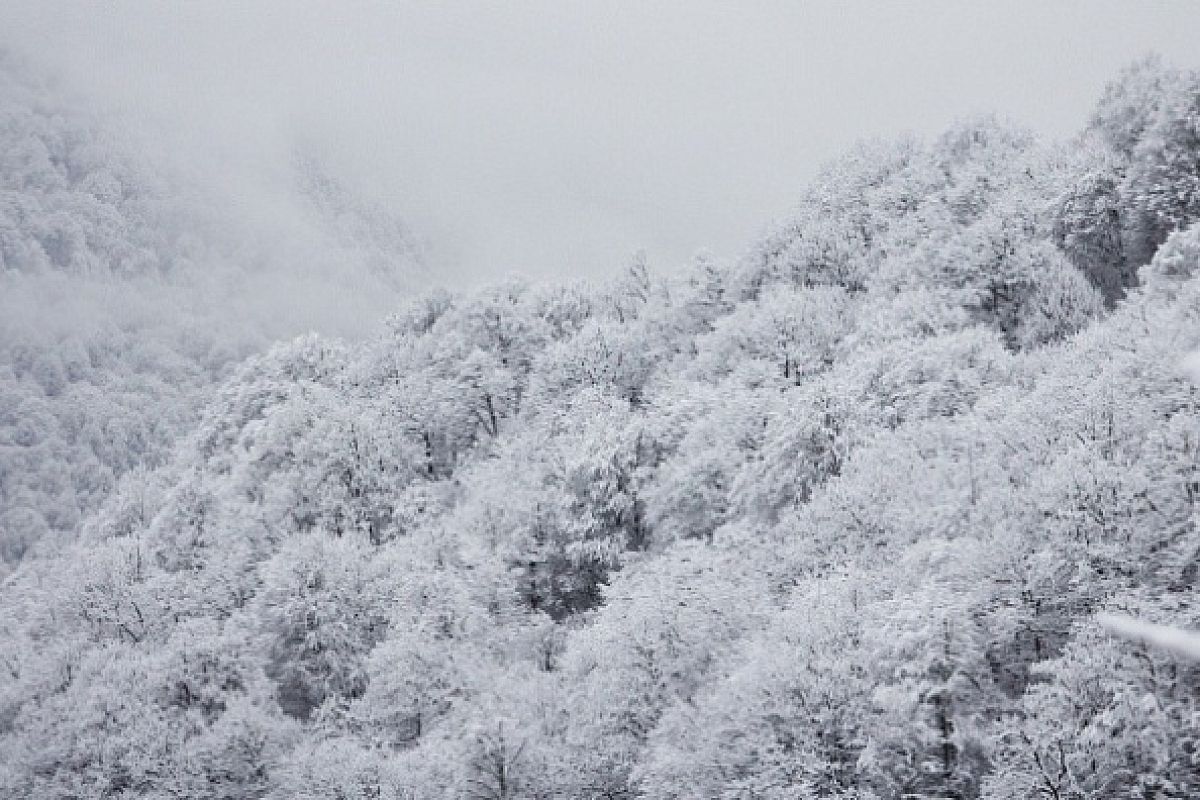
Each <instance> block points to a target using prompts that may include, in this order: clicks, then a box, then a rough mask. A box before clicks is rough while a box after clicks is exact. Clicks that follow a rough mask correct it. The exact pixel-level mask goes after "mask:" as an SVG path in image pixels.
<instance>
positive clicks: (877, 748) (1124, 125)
mask: <svg viewBox="0 0 1200 800" xmlns="http://www.w3.org/2000/svg"><path fill="white" fill-rule="evenodd" d="M294 162H295V167H294V171H293V174H292V175H291V176H290V178H289V180H291V181H293V182H294V193H293V194H294V197H295V198H298V199H297V200H296V202H297V203H298V204H299V207H301V208H302V209H303V215H304V216H303V220H304V225H303V226H302V229H303V230H302V231H300V230H297V231H293V233H295V234H296V236H295V237H294V238H293V239H292V240H291V246H290V248H282V247H279V246H277V243H275V242H271V243H269V246H268V243H266V242H264V241H263V237H262V235H261V233H260V232H256V231H254V230H249V229H246V230H240V229H238V228H237V225H238V222H237V219H236V215H235V214H234V212H233V211H231V210H230V209H228V208H226V207H225V206H224V205H223V204H222V202H221V198H219V197H212V196H208V195H206V194H205V193H204V192H203V191H201V190H199V189H197V190H196V191H195V192H194V193H190V194H189V193H182V194H181V193H180V192H179V191H177V187H179V186H181V185H187V183H186V181H181V180H179V179H177V176H163V175H161V174H160V173H158V172H157V171H156V170H155V169H154V168H153V163H152V161H151V160H149V159H148V157H144V155H143V154H140V153H139V152H138V150H137V148H135V147H131V146H129V145H128V143H125V142H122V141H120V139H119V137H115V136H113V135H112V133H111V131H110V129H109V128H107V127H106V124H105V120H103V119H101V118H99V117H95V116H91V115H89V114H87V113H84V112H82V111H79V110H78V109H77V107H76V106H75V105H74V104H73V103H72V102H71V101H70V99H69V98H65V97H63V96H62V95H61V94H60V93H59V92H58V90H57V89H56V88H55V87H53V86H50V85H48V84H46V83H45V82H43V81H42V80H41V79H40V78H39V77H37V76H36V75H33V74H31V73H30V72H29V70H27V69H26V68H25V67H23V66H22V65H21V64H19V63H17V62H16V61H15V60H13V59H8V58H6V59H5V60H3V61H0V578H2V580H3V582H2V583H0V797H4V798H13V799H14V800H17V799H20V800H42V799H43V798H46V799H50V798H53V799H55V800H59V799H61V800H67V799H68V798H72V799H76V798H77V799H79V800H83V799H84V798H87V799H89V800H90V799H92V798H96V799H98V798H122V800H125V799H128V800H132V798H155V799H156V800H157V799H159V798H163V799H165V798H213V799H214V800H216V798H225V799H229V800H232V799H233V798H257V799H263V800H292V799H293V798H295V799H297V800H308V799H311V800H318V799H319V800H327V799H329V798H338V799H339V800H368V798H370V799H374V800H385V799H386V800H400V799H401V798H413V799H417V798H464V799H465V798H472V799H475V798H477V799H478V800H483V799H484V798H487V799H488V800H502V799H506V798H530V799H532V798H547V799H548V798H606V799H608V800H615V799H617V798H656V799H657V798H664V799H665V798H677V799H678V800H684V799H685V798H688V799H692V798H727V799H729V800H733V799H734V798H737V799H739V800H741V799H743V798H744V799H746V800H750V799H751V798H755V799H758V798H761V799H762V800H767V799H771V800H782V798H797V799H799V798H843V799H845V800H851V799H854V800H868V798H878V799H879V800H883V799H885V798H886V799H890V800H891V799H894V800H900V799H901V798H958V799H960V800H965V799H966V798H989V799H991V800H1018V799H1022V800H1024V799H1027V798H1046V799H1047V800H1084V798H1189V797H1196V796H1200V664H1196V663H1192V662H1189V661H1188V660H1186V659H1183V658H1180V657H1179V656H1178V655H1176V654H1174V653H1172V652H1171V651H1169V650H1164V649H1159V648H1155V647H1153V646H1149V645H1147V644H1139V643H1137V642H1133V641H1130V640H1128V639H1123V638H1114V637H1113V636H1112V635H1110V633H1109V632H1108V631H1107V630H1106V629H1105V628H1104V627H1103V626H1102V625H1101V624H1100V622H1098V617H1099V616H1100V615H1103V614H1122V615H1131V616H1134V617H1137V618H1139V619H1142V620H1146V621H1148V622H1153V623H1159V624H1164V625H1171V626H1175V627H1179V628H1194V627H1198V626H1200V606H1198V605H1197V604H1196V602H1195V598H1196V597H1197V594H1196V593H1197V585H1198V581H1200V572H1198V570H1197V566H1198V564H1200V530H1198V529H1197V526H1196V521H1197V516H1196V508H1195V505H1196V503H1197V502H1198V501H1200V388H1198V387H1197V385H1196V384H1195V383H1194V382H1193V377H1192V376H1193V375H1194V374H1195V373H1196V372H1197V371H1198V370H1197V369H1196V367H1197V362H1196V358H1195V357H1194V356H1192V355H1191V354H1192V353H1194V352H1195V351H1196V350H1197V349H1200V73H1196V72H1190V71H1186V70H1181V69H1176V68H1173V67H1172V66H1170V65H1168V64H1165V63H1163V62H1162V61H1160V60H1157V59H1155V58H1147V59H1144V60H1142V61H1139V62H1137V63H1135V64H1133V65H1131V66H1130V67H1129V68H1127V69H1126V70H1125V71H1123V72H1122V73H1120V74H1119V75H1117V76H1114V79H1113V80H1112V82H1111V83H1110V84H1109V86H1108V87H1107V89H1106V90H1105V91H1104V92H1103V94H1102V96H1101V97H1099V98H1098V99H1097V102H1096V103H1095V106H1094V111H1093V113H1092V114H1091V116H1090V118H1088V119H1086V120H1081V121H1080V132H1079V133H1078V135H1077V136H1075V137H1074V138H1072V139H1070V140H1069V141H1062V142H1059V141H1048V140H1045V139H1043V138H1041V137H1039V136H1038V135H1037V134H1036V132H1031V131H1028V130H1023V129H1021V128H1019V127H1016V126H1014V125H1012V124H1009V123H1007V122H1004V121H1002V120H999V119H997V118H993V117H981V118H975V119H971V120H969V121H965V122H962V123H960V124H958V125H956V126H955V127H953V128H951V129H949V130H947V131H945V132H944V133H943V134H941V135H940V136H936V137H928V138H922V137H917V136H915V135H914V136H910V137H907V138H901V139H898V140H894V141H870V142H864V143H861V144H859V145H857V146H853V147H850V148H848V149H847V151H846V153H845V154H844V155H843V156H842V157H840V158H838V159H836V160H834V161H833V162H831V163H829V164H827V165H826V166H825V167H824V168H823V169H822V171H821V172H820V174H819V176H818V178H817V179H816V180H815V181H814V182H813V183H812V184H811V185H809V186H808V187H806V188H801V189H799V190H798V192H797V195H798V196H797V204H796V207H795V210H794V212H793V213H792V214H791V215H790V216H789V217H788V218H787V219H786V220H784V221H782V222H781V223H779V224H776V225H775V226H774V227H773V228H772V229H771V231H770V233H769V234H767V235H765V236H763V237H762V238H761V239H760V240H758V241H756V242H753V243H750V245H749V246H748V247H747V249H746V250H745V252H744V254H743V255H742V256H741V257H739V258H737V259H734V260H732V261H729V262H728V263H726V262H724V261H722V260H721V259H717V258H713V257H707V256H703V255H702V256H699V257H697V258H696V259H695V263H694V264H692V265H691V266H690V268H689V269H688V270H686V271H684V272H682V273H676V272H662V271H659V270H656V269H654V268H653V267H652V266H649V265H648V264H647V263H646V261H645V260H644V259H639V258H633V259H631V261H630V263H629V265H628V267H627V269H625V270H624V272H623V273H622V275H621V276H620V277H619V278H617V279H614V280H609V281H592V282H584V281H575V282H572V281H565V280H564V281H560V282H535V281H522V280H520V279H512V280H507V281H503V282H499V283H496V284H494V285H491V286H489V287H487V288H483V289H477V290H476V289H473V290H469V291H450V290H448V289H445V288H437V287H436V285H435V284H436V280H434V279H432V278H430V277H429V276H428V275H426V274H425V273H424V272H423V271H422V269H423V268H422V266H421V247H420V245H419V243H418V242H417V241H416V240H415V238H414V237H413V236H412V235H411V234H410V233H409V231H408V230H407V229H406V227H405V225H404V224H403V223H402V221H400V220H398V219H396V218H395V217H394V216H392V215H391V214H390V213H389V212H388V211H387V210H385V209H382V208H378V207H376V206H374V205H372V204H371V203H370V202H369V201H367V200H364V199H362V198H360V197H357V196H356V195H355V194H354V193H353V192H351V191H348V190H347V189H345V188H344V187H342V186H340V185H339V184H338V182H337V181H336V180H334V179H333V178H332V177H330V175H329V173H328V172H327V171H326V170H325V169H324V167H323V165H322V163H321V161H320V159H319V158H317V157H315V156H313V155H312V154H308V153H303V152H301V153H298V154H297V156H296V158H295V159H294ZM231 229H232V230H233V233H231ZM218 232H219V235H218ZM296 263H303V264H304V265H305V269H303V270H300V271H297V270H295V269H293V268H292V267H293V266H294V265H295V264H296ZM285 265H286V266H285ZM351 283H352V284H354V285H355V286H357V287H358V289H357V290H356V291H357V294H356V295H355V298H356V299H353V300H346V299H345V297H346V294H345V290H344V288H343V287H345V286H346V285H348V284H351ZM416 287H421V288H420V289H419V290H418V289H417V288H416ZM333 295H340V296H341V297H342V298H343V301H344V302H354V303H360V302H361V303H368V302H370V303H375V304H387V306H388V307H389V308H390V309H391V313H390V315H389V316H388V317H387V322H386V324H385V325H383V326H382V327H381V328H379V329H378V330H375V331H373V332H372V333H371V334H370V335H369V336H366V337H361V336H348V337H347V338H345V339H338V338H334V337H332V336H330V335H316V334H308V333H305V331H307V330H308V329H309V328H311V327H315V325H316V323H315V320H316V319H318V317H319V316H320V315H321V314H322V313H325V312H326V310H327V309H326V308H325V306H326V304H327V303H330V302H334V301H333V300H332V299H331V298H332V296H333ZM264 296H265V297H267V298H268V299H259V298H263V297H264ZM255 303H260V304H267V303H275V304H279V307H282V306H283V305H286V306H287V307H288V309H289V312H290V313H288V314H286V315H284V314H272V313H270V308H273V307H276V306H270V305H262V306H259V307H254V308H250V307H249V306H250V305H253V304H255ZM297 309H299V313H297ZM364 316H365V315H364ZM297 336H298V338H296V337H297Z"/></svg>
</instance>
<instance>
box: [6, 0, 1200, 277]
mask: <svg viewBox="0 0 1200 800" xmlns="http://www.w3.org/2000/svg"><path fill="white" fill-rule="evenodd" d="M0 17H3V19H4V24H3V25H2V26H0V45H3V46H4V47H6V48H8V49H10V50H12V51H14V52H16V53H18V54H20V55H22V56H24V57H25V58H26V59H27V60H30V61H32V62H34V63H35V64H37V65H38V66H40V67H43V68H45V69H47V70H49V71H50V72H52V73H54V74H56V75H57V76H58V77H59V78H60V79H61V80H62V82H63V83H64V84H66V85H67V86H69V87H71V88H72V89H73V90H74V91H75V92H77V94H78V96H79V97H80V100H81V102H87V103H90V104H92V105H94V106H95V107H96V108H97V109H98V110H100V111H101V112H102V113H104V114H106V115H109V116H110V118H112V119H113V120H120V121H121V124H123V125H124V126H126V127H127V128H128V130H129V135H130V136H132V137H136V138H137V140H138V141H139V147H140V148H141V149H142V150H143V152H145V153H147V154H148V155H150V156H151V157H153V158H155V159H157V162H158V163H159V164H160V165H161V166H162V168H163V169H164V170H173V171H175V172H176V173H177V174H179V175H181V176H185V177H186V179H187V180H189V181H192V182H194V183H197V182H198V183H202V184H204V185H206V186H207V188H208V189H210V190H211V191H212V192H213V193H214V195H213V196H216V197H221V198H224V202H225V203H227V204H228V207H229V208H230V209H232V210H233V211H235V212H236V214H237V215H238V217H239V219H241V220H242V221H243V222H244V223H245V224H247V225H248V226H250V227H255V226H258V227H260V228H262V230H264V231H266V232H268V234H267V235H271V234H270V232H272V231H285V230H294V229H295V227H296V225H297V223H296V221H295V220H289V219H288V217H289V214H290V213H291V212H290V209H291V205H290V204H289V202H287V201H286V199H281V198H284V197H285V195H286V192H285V186H286V178H285V176H286V174H287V171H288V168H289V165H290V164H291V163H292V160H293V159H294V158H295V154H296V152H297V151H302V152H305V153H310V154H316V155H317V156H318V157H319V158H320V160H321V162H322V163H323V164H325V165H326V168H327V169H329V170H330V171H332V172H333V173H334V174H336V176H337V178H338V179H339V180H342V181H344V182H345V183H346V184H347V185H350V186H352V187H354V189H355V191H356V192H360V193H362V194H363V195H364V196H368V197H370V198H372V200H373V201H376V202H378V203H381V204H382V205H384V206H386V207H388V208H389V209H392V210H394V211H395V212H396V213H398V214H399V215H400V216H401V217H402V218H403V219H404V220H406V222H407V224H408V225H409V226H410V227H411V228H412V230H413V231H414V232H415V234H416V235H417V237H418V238H419V239H421V240H422V242H423V243H424V244H425V246H426V248H427V250H426V253H427V260H428V262H429V263H430V264H431V265H432V267H433V269H434V275H435V279H436V280H441V281H446V282H449V283H454V284H458V283H478V282H481V281H485V280H494V279H497V278H499V277H502V276H503V275H505V274H508V273H511V272H519V273H524V274H526V275H529V276H532V277H535V278H543V277H550V276H587V277H596V276H601V275H604V274H611V273H612V272H614V271H615V270H617V269H620V268H622V267H623V266H625V265H626V264H627V263H628V262H629V259H630V258H631V256H632V254H633V253H634V252H636V251H639V250H642V251H645V253H646V254H647V256H648V258H649V260H650V263H651V264H652V265H654V266H659V267H663V268H668V269H669V268H673V267H674V266H676V265H678V264H681V263H683V262H685V261H686V260H688V259H689V258H690V257H691V256H692V255H693V254H694V253H695V252H696V251H697V250H700V249H708V250H710V251H712V252H714V253H715V254H716V255H717V256H719V257H733V256H736V255H737V253H738V252H739V251H740V250H741V249H742V248H743V247H745V246H746V245H747V244H748V242H749V241H750V240H751V239H752V238H753V237H754V236H755V235H756V234H757V233H758V232H759V231H761V230H762V229H763V227H764V226H765V225H766V224H767V223H769V221H770V220H771V219H772V218H773V217H778V216H780V215H781V214H783V213H785V212H786V211H787V209H788V207H789V206H790V205H791V203H793V202H794V200H795V199H796V196H797V194H798V192H799V191H800V189H801V187H802V186H803V185H804V183H805V181H806V180H807V179H808V178H809V177H810V176H811V175H812V174H813V173H814V171H815V170H816V169H817V168H818V166H819V165H820V164H821V163H822V162H823V161H824V160H826V159H828V158H830V157H832V156H834V155H836V154H837V153H839V152H840V151H842V150H844V149H845V148H846V147H847V146H848V145H849V144H850V143H852V142H853V141H854V140H856V139H861V138H864V137H872V136H882V137H892V136H895V135H896V134H897V133H900V132H904V131H913V132H917V133H932V132H935V131H938V130H941V129H944V128H945V127H946V126H947V125H948V124H949V123H951V122H953V121H954V120H955V119H958V118H962V117H964V116H968V115H971V114H973V113H981V112H998V113H1000V114H1002V115H1005V116H1008V117H1010V118H1011V119H1013V120H1014V121H1016V122H1018V123H1020V124H1024V125H1028V126H1029V127H1031V128H1033V129H1035V130H1037V131H1039V132H1041V133H1043V134H1044V135H1047V136H1051V137H1062V136H1067V135H1070V134H1071V133H1072V132H1074V131H1075V130H1077V129H1078V128H1079V126H1080V125H1081V123H1082V121H1083V120H1084V119H1085V117H1086V114H1087V111H1088V108H1089V104H1090V103H1091V102H1092V101H1093V99H1094V98H1095V97H1097V96H1098V94H1099V92H1100V90H1101V88H1102V87H1103V85H1104V83H1105V81H1106V80H1108V79H1110V78H1111V77H1112V76H1113V75H1114V74H1115V72H1116V71H1117V70H1118V69H1119V68H1120V67H1121V66H1122V65H1124V64H1125V63H1127V62H1129V61H1131V60H1133V59H1135V58H1137V57H1139V56H1141V55H1144V54H1145V53H1147V52H1149V51H1156V52H1159V53H1161V54H1162V55H1163V57H1164V58H1165V59H1167V60H1168V61H1170V62H1172V63H1174V64H1176V65H1177V66H1179V67H1194V66H1197V64H1198V61H1197V51H1196V49H1195V32H1196V31H1197V30H1200V6H1197V5H1195V4H1189V3H1139V4H1128V3H1103V2H1095V1H1094V0H1088V1H1087V2H1074V3H1068V2H1062V3H1053V4H1045V3H1037V2H1029V3H1004V4H995V5H992V6H989V7H986V8H985V7H982V6H981V5H980V4H959V3H905V4H894V5H888V6H879V5H876V4H863V3H837V4H833V3H828V4H812V3H805V4H797V3H778V4H777V3H756V4H752V5H748V6H743V5H741V4H739V5H738V6H734V5H733V4H721V3H701V2H686V3H655V4H648V5H635V4H631V3H626V4H620V3H522V4H519V5H515V6H514V5H501V4H486V5H485V4H463V3H437V4H426V5H420V4H410V3H400V4H366V3H357V4H351V5H341V4H328V3H327V4H294V3H285V2H258V3H254V4H247V3H188V4H180V3H171V4H144V3H132V2H106V3H91V4H80V3H61V2H44V1H43V0H38V1H37V2H14V0H6V2H4V3H3V10H2V11H0Z"/></svg>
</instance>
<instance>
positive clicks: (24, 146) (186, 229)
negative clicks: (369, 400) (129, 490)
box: [0, 53, 426, 576]
mask: <svg viewBox="0 0 1200 800" xmlns="http://www.w3.org/2000/svg"><path fill="white" fill-rule="evenodd" d="M0 154H2V155H0V576H3V575H5V574H7V573H8V571H9V570H10V569H11V568H12V567H13V566H14V565H15V564H17V563H19V562H20V561H21V560H22V558H23V557H24V556H25V555H27V554H30V553H36V552H39V551H41V550H45V551H47V552H54V551H56V550H57V549H58V548H59V547H60V546H61V545H62V544H63V543H64V542H70V541H73V540H74V538H75V536H76V534H77V531H78V528H79V526H80V525H81V524H82V521H83V519H84V518H85V517H86V516H87V514H88V513H90V512H92V511H94V510H95V509H96V507H97V505H98V504H99V502H100V501H101V500H102V499H103V498H105V497H107V496H108V494H110V493H111V491H112V490H113V488H114V486H115V485H116V482H117V480H118V479H119V478H120V476H121V475H123V474H125V473H126V472H128V471H130V470H132V469H137V468H152V467H155V466H158V465H159V464H161V463H162V462H163V460H164V459H165V457H166V455H167V453H168V452H169V449H170V446H171V443H172V442H173V441H174V438H175V437H176V436H177V435H178V434H179V433H181V432H182V431H183V430H186V429H187V428H189V427H191V426H192V425H194V424H195V421H196V419H197V413H198V411H199V407H200V405H201V404H202V403H203V402H204V398H205V397H206V396H207V395H208V394H209V393H210V392H211V391H212V388H213V387H214V385H215V384H216V383H217V382H218V381H220V380H221V379H222V378H224V377H225V376H226V375H227V372H228V370H229V369H230V368H231V367H232V365H233V364H235V363H237V362H239V361H241V360H242V359H244V358H245V357H247V356H248V355H250V354H251V353H254V352H258V351H260V350H262V349H264V348H266V347H267V346H269V344H270V343H271V342H272V341H274V340H276V339H278V338H280V337H284V338H286V337H290V336H294V335H296V334H298V333H303V332H305V331H307V330H312V329H316V330H327V329H332V330H334V331H335V332H339V333H350V332H353V331H352V329H347V326H346V325H345V324H344V320H346V319H350V318H352V317H353V311H354V310H356V309H357V310H359V311H360V312H365V311H367V310H368V309H370V308H372V307H373V306H376V305H378V306H379V307H380V309H381V311H380V313H382V308H384V307H385V304H388V303H395V302H398V298H401V297H404V296H406V295H408V294H411V293H412V292H413V291H414V290H415V287H417V286H421V285H423V284H424V283H425V281H426V277H425V276H424V275H423V274H422V271H421V267H420V256H419V252H418V248H417V246H416V244H415V242H414V241H413V239H412V237H411V235H409V234H408V232H407V231H406V229H405V228H404V226H403V225H402V224H401V223H400V222H399V221H398V220H396V219H395V218H393V217H389V216H388V215H387V214H386V213H385V212H384V211H383V210H382V209H379V208H375V207H372V206H371V205H370V204H369V203H366V202H365V201H363V200H361V199H359V198H356V197H355V196H353V194H352V193H350V192H349V191H348V190H347V189H346V188H345V187H342V186H339V185H338V184H337V183H336V182H334V181H332V180H330V179H329V178H328V177H327V176H325V175H323V174H322V171H321V169H322V168H321V165H320V162H319V161H318V160H316V159H314V158H312V157H311V156H309V157H304V158H297V160H296V174H295V175H294V176H292V178H293V181H294V185H292V186H284V187H282V188H280V189H279V190H278V191H277V192H276V194H275V195H268V196H269V197H271V198H272V201H273V202H275V203H276V204H277V205H278V208H277V209H276V211H275V213H276V215H277V216H278V217H279V218H281V219H285V220H292V222H291V223H289V224H290V227H286V228H285V227H283V226H282V225H280V226H277V227H276V228H270V227H267V226H263V227H264V229H263V230H251V229H250V228H249V227H248V226H247V225H245V224H243V222H241V221H240V220H239V219H238V218H237V216H235V214H237V213H240V209H237V210H235V209H234V208H230V207H228V206H229V203H228V202H226V203H224V205H222V203H221V201H220V200H219V199H218V198H217V197H216V196H215V195H214V193H213V188H212V187H210V186H205V185H203V184H197V183H195V182H190V181H189V180H188V179H187V178H186V177H185V176H184V173H183V171H174V170H172V169H169V168H164V166H163V165H162V164H161V163H159V162H156V161H155V160H154V159H152V158H151V157H149V156H147V155H145V154H143V153H141V152H140V151H139V149H138V144H137V139H136V138H134V137H132V136H130V135H129V133H128V131H126V130H124V129H123V128H122V127H121V125H120V124H119V123H118V122H117V121H116V120H114V119H111V118H109V117H104V116H102V115H100V114H98V113H95V112H94V111H92V110H90V109H89V108H88V107H87V105H86V103H83V102H81V101H80V100H79V98H77V97H75V96H73V95H71V94H70V93H69V92H68V91H67V90H65V89H64V88H63V87H62V86H60V85H57V84H55V83H54V82H53V81H51V80H49V79H47V78H45V77H44V76H41V75H39V74H37V73H36V72H34V71H32V70H31V69H29V68H28V67H27V66H25V65H24V64H22V63H21V62H19V61H17V60H16V59H15V58H13V57H11V56H7V55H4V54H3V53H0ZM297 228H298V229H300V230H302V231H303V232H304V233H303V235H296V234H295V233H294V231H295V230H296V229H297ZM272 233H274V234H278V236H277V239H279V240H280V241H275V242H272V243H270V244H269V245H267V244H265V243H264V239H266V237H267V235H268V234H272ZM284 234H287V235H286V236H285V235H284ZM331 294H336V295H337V296H338V298H339V301H338V302H336V303H334V302H331V301H330V299H329V298H330V295H331ZM364 315H365V316H370V314H369V313H367V314H364Z"/></svg>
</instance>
